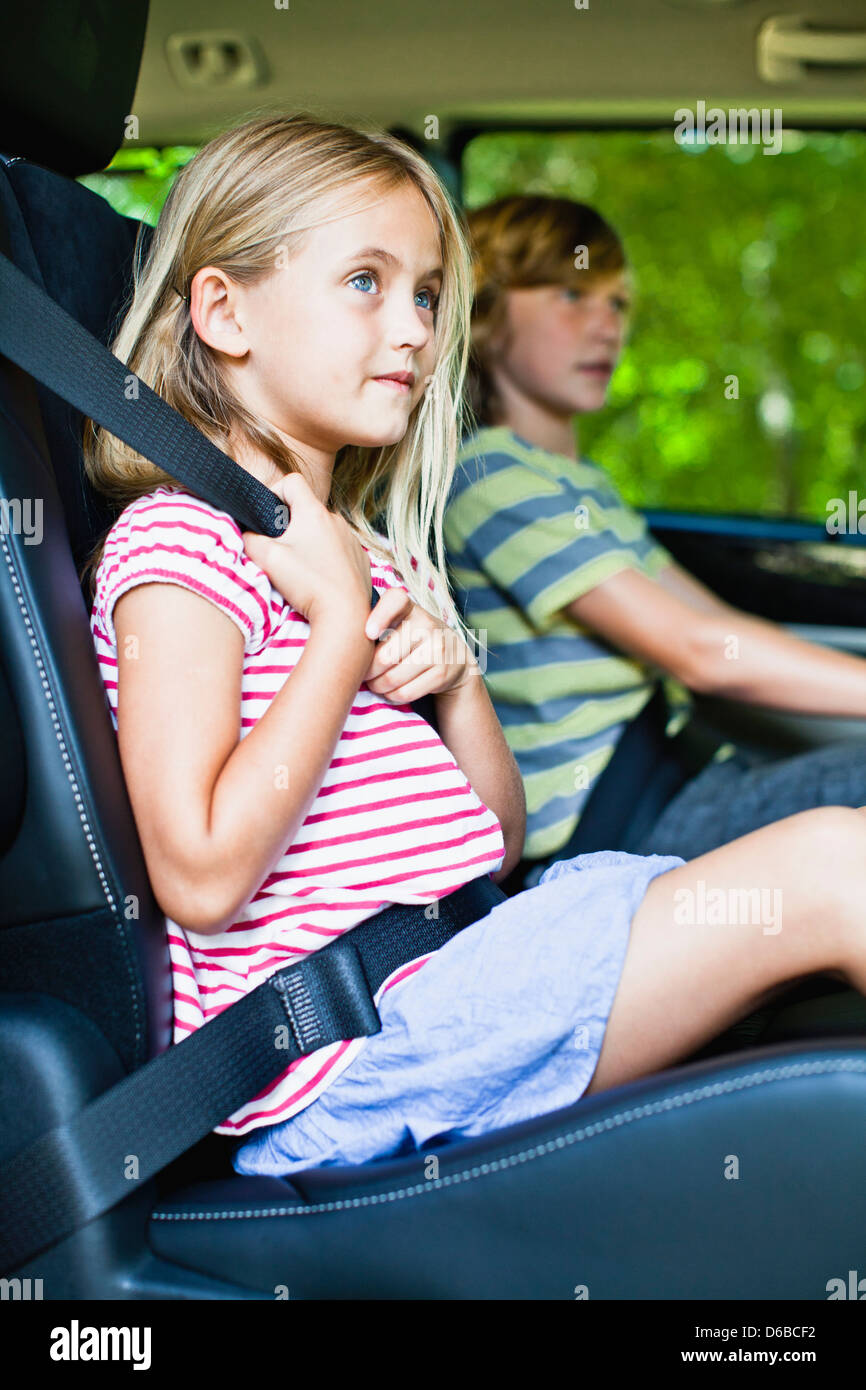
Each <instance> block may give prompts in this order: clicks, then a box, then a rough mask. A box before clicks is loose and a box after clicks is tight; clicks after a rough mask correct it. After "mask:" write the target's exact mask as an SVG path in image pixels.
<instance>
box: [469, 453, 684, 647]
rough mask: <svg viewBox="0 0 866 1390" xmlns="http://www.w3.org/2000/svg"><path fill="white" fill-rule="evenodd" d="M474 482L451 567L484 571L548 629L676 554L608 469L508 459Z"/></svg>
mask: <svg viewBox="0 0 866 1390" xmlns="http://www.w3.org/2000/svg"><path fill="white" fill-rule="evenodd" d="M485 464H486V467H485V469H484V470H483V472H480V471H474V472H473V473H470V474H469V475H468V480H467V478H466V477H464V482H465V485H464V486H462V488H461V487H458V489H457V490H456V492H455V493H454V495H453V497H452V500H451V501H450V502H449V506H448V510H447V513H446V538H447V541H448V547H449V556H450V562H451V563H452V564H453V565H455V566H463V567H467V568H469V569H470V570H477V571H480V572H481V575H482V576H483V577H484V578H485V580H486V582H487V583H488V584H489V585H492V586H495V588H496V589H497V590H499V592H500V593H501V594H503V595H505V596H506V597H507V598H508V599H509V600H510V602H511V603H513V604H514V605H516V606H517V607H518V608H520V609H522V610H523V612H524V613H525V614H526V616H527V618H528V619H529V621H530V622H531V623H532V625H533V626H534V627H535V628H536V629H538V630H544V629H545V628H546V627H548V626H549V625H550V624H551V622H552V621H553V620H554V619H555V617H556V615H557V614H558V613H559V612H560V610H561V609H563V608H564V607H566V605H568V604H570V603H572V602H573V601H574V600H575V599H577V598H580V597H581V596H582V595H583V594H586V593H589V591H590V590H591V589H594V588H596V586H597V585H599V584H602V583H604V581H605V580H606V579H610V578H611V577H612V576H613V575H615V574H618V573H620V572H621V571H622V570H627V569H634V570H639V571H641V572H642V573H645V574H649V575H650V577H654V574H655V573H657V572H658V571H659V570H660V569H662V568H663V567H664V565H665V564H667V563H670V556H669V555H668V554H667V552H666V551H665V550H664V549H663V548H662V547H661V546H658V545H657V544H656V542H655V541H654V540H653V539H652V537H651V536H650V534H649V531H648V529H647V525H646V522H645V521H644V518H643V517H642V516H641V515H640V513H639V512H636V511H634V510H633V509H632V508H630V507H629V506H627V504H626V503H625V502H624V501H623V500H622V498H620V497H619V495H618V493H617V492H616V490H615V489H614V488H613V486H612V485H611V484H610V483H609V481H608V480H607V478H606V476H605V475H604V473H603V472H602V471H601V469H599V468H597V467H596V466H595V465H593V464H585V463H579V464H577V463H576V464H575V467H574V476H573V477H571V476H563V475H557V474H554V473H553V472H548V471H547V470H546V469H542V468H537V467H534V466H533V465H532V464H528V463H525V462H523V461H522V460H519V459H514V458H511V457H509V456H508V455H493V456H492V457H488V458H487V459H486V460H485Z"/></svg>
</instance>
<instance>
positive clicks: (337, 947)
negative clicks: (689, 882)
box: [0, 876, 505, 1275]
mask: <svg viewBox="0 0 866 1390" xmlns="http://www.w3.org/2000/svg"><path fill="white" fill-rule="evenodd" d="M504 900H505V894H504V893H503V891H502V889H501V888H498V887H497V886H496V884H494V883H493V882H492V881H491V879H490V878H488V877H487V876H483V877H481V878H477V879H472V880H471V881H470V882H469V883H466V884H464V885H463V887H462V888H458V889H457V890H456V891H455V892H454V893H450V894H449V895H448V896H447V897H445V898H440V899H438V903H437V909H438V910H437V915H435V916H430V917H429V918H428V917H427V915H426V912H425V911H423V910H422V909H421V908H420V907H419V906H417V905H415V904H404V903H395V904H393V905H392V906H391V907H388V908H385V909H383V911H382V912H378V913H376V914H375V915H374V916H373V917H369V918H368V919H367V921H366V922H362V923H361V924H360V925H359V926H357V927H352V928H351V929H350V930H348V931H346V932H344V933H343V935H342V936H340V937H338V938H337V940H336V941H333V942H331V943H330V945H328V946H323V947H322V948H321V949H320V950H318V951H314V952H313V953H312V954H311V955H309V956H307V957H306V958H305V959H304V960H302V961H298V962H297V963H296V964H295V965H291V966H287V967H286V968H285V969H283V970H278V971H277V972H276V973H275V974H274V975H271V976H269V977H268V979H267V980H265V981H263V983H262V984H260V985H259V986H257V988H256V989H254V990H251V991H250V993H249V994H247V995H244V997H243V998H242V999H240V1000H238V1002H237V1003H236V1004H231V1005H230V1006H229V1007H228V1008H227V1009H224V1010H223V1011H222V1013H220V1014H217V1016H216V1017H215V1018H213V1019H211V1020H210V1021H209V1022H208V1023H205V1024H203V1025H202V1027H201V1028H198V1029H196V1031H195V1032H194V1033H191V1034H190V1035H189V1037H187V1038H184V1040H183V1041H182V1042H179V1043H175V1044H174V1045H173V1046H172V1047H169V1048H168V1049H167V1050H166V1051H165V1052H162V1053H160V1055H159V1056H158V1057H155V1058H153V1059H152V1060H151V1061H149V1062H147V1063H146V1064H145V1065H144V1066H143V1067H139V1068H138V1069H137V1070H136V1071H133V1072H130V1073H129V1074H128V1075H127V1076H125V1077H124V1079H123V1080H122V1081H119V1082H118V1083H117V1084H116V1085H115V1086H112V1087H111V1088H110V1089H109V1090H107V1091H105V1092H103V1094H102V1095H100V1096H97V1098H96V1099H95V1100H93V1101H91V1102H90V1104H89V1105H87V1106H85V1107H84V1109H83V1110H80V1111H79V1112H78V1113H77V1114H76V1115H73V1117H72V1118H71V1119H70V1120H67V1121H65V1122H64V1123H63V1124H61V1125H58V1126H56V1127H55V1128H54V1129H51V1130H49V1131H48V1132H47V1133H45V1134H42V1135H40V1136H39V1138H38V1139H36V1140H34V1141H33V1143H31V1144H29V1145H28V1146H27V1147H26V1148H24V1149H22V1150H19V1152H18V1153H16V1154H14V1155H13V1156H12V1158H11V1159H8V1160H7V1161H6V1162H5V1163H4V1164H3V1166H2V1168H0V1273H2V1274H4V1275H6V1274H9V1273H11V1272H12V1271H13V1270H15V1269H18V1268H20V1267H21V1265H23V1264H25V1263H26V1262H27V1261H28V1260H31V1259H33V1258H34V1256H36V1255H38V1254H40V1253H41V1252H42V1251H44V1250H46V1249H49V1248H50V1247H51V1246H53V1245H56V1244H57V1243H58V1241H60V1240H63V1239H64V1238H65V1237H66V1236H69V1235H71V1234H72V1233H73V1232H74V1231H77V1230H79V1229H80V1228H81V1227H82V1226H84V1225H86V1224H87V1222H88V1221H92V1220H93V1219H94V1218H95V1217H97V1216H101V1215H102V1214H103V1213H104V1212H106V1211H109V1210H110V1209H111V1208H112V1207H114V1206H116V1205H117V1204H118V1202H122V1201H123V1200H124V1198H125V1197H128V1196H129V1195H130V1190H131V1187H132V1186H137V1185H138V1184H139V1183H141V1182H145V1181H146V1180H147V1179H148V1178H151V1177H153V1176H154V1174H156V1173H158V1172H159V1171H160V1169H162V1168H164V1167H165V1166H166V1165H167V1164H168V1163H171V1162H172V1161H173V1160H174V1159H176V1158H178V1157H180V1155H181V1154H182V1153H184V1152H185V1151H186V1150H187V1149H188V1148H191V1147H192V1145H193V1144H195V1143H197V1142H198V1140H200V1139H203V1138H204V1137H205V1136H206V1135H207V1134H209V1133H210V1132H211V1130H213V1129H215V1128H216V1126H217V1125H219V1124H222V1122H223V1121H224V1120H225V1119H226V1117H227V1116H228V1115H230V1114H232V1113H233V1111H235V1110H237V1109H238V1108H239V1107H240V1106H242V1105H244V1104H246V1102H247V1101H249V1100H251V1099H252V1098H253V1097H254V1096H256V1095H258V1094H259V1092H260V1091H261V1090H263V1088H264V1087H265V1086H267V1085H268V1083H269V1082H270V1081H273V1080H274V1079H275V1078H276V1077H278V1076H279V1075H281V1073H282V1072H284V1071H285V1070H286V1068H287V1066H288V1065H289V1063H290V1062H293V1061H295V1060H296V1059H297V1058H299V1057H304V1056H306V1055H307V1054H308V1053H310V1052H315V1051H317V1050H318V1049H319V1048H320V1047H326V1046H327V1045H328V1044H329V1043H334V1042H340V1041H342V1040H345V1039H348V1038H361V1037H370V1036H372V1035H373V1034H375V1033H378V1032H380V1031H381V1022H380V1019H379V1015H378V1012H377V1010H376V1008H375V1005H374V1003H373V999H374V996H375V994H376V991H377V990H378V989H379V987H380V985H381V984H382V983H383V982H384V981H385V980H386V979H387V978H388V976H389V975H390V974H391V973H392V972H393V971H394V970H396V969H398V968H399V966H401V965H403V964H405V963H406V962H407V961H409V960H416V959H417V958H418V957H419V956H423V955H426V954H428V953H429V952H431V951H437V950H439V948H440V947H441V946H444V945H445V943H446V942H447V941H449V940H450V939H451V937H452V936H454V935H456V933H457V932H458V931H462V930H463V928H464V927H467V926H469V925H470V924H471V923H473V922H477V921H479V920H480V919H481V918H482V917H484V916H486V915H487V913H488V912H490V911H491V910H492V909H493V908H494V907H496V906H497V904H498V903H500V902H503V901H504ZM133 1156H134V1158H135V1159H136V1166H135V1173H134V1178H133V1179H132V1180H131V1179H130V1175H129V1159H130V1157H133Z"/></svg>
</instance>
